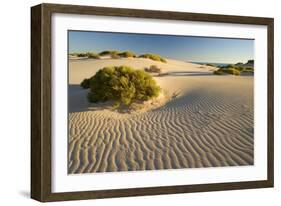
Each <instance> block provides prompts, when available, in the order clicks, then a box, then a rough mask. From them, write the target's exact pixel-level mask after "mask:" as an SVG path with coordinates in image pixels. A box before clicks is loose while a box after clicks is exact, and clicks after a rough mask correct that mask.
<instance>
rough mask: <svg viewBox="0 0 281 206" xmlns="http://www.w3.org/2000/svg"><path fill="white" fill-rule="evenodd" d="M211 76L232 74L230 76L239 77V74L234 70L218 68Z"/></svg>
mask: <svg viewBox="0 0 281 206" xmlns="http://www.w3.org/2000/svg"><path fill="white" fill-rule="evenodd" d="M213 74H216V75H222V74H232V75H240V74H241V72H240V71H239V70H237V69H235V68H220V69H218V70H216V71H214V72H213Z"/></svg>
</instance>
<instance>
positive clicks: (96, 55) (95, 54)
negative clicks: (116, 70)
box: [86, 52, 100, 59]
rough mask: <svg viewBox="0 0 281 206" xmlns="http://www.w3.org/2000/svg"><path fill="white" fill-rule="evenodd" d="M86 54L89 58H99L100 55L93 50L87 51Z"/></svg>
mask: <svg viewBox="0 0 281 206" xmlns="http://www.w3.org/2000/svg"><path fill="white" fill-rule="evenodd" d="M86 54H87V57H88V58H89V59H99V58H100V56H99V55H98V54H97V53H94V52H87V53H86Z"/></svg>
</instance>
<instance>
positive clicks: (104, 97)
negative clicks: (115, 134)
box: [81, 66, 161, 108]
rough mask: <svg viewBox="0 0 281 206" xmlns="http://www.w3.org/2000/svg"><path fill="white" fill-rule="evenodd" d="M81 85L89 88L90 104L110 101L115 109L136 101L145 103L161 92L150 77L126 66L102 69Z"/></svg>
mask: <svg viewBox="0 0 281 206" xmlns="http://www.w3.org/2000/svg"><path fill="white" fill-rule="evenodd" d="M82 84H83V85H85V87H87V86H89V88H90V92H89V94H88V100H89V101H90V102H105V101H110V100H112V101H114V103H115V107H116V108H117V107H119V106H120V105H121V104H124V105H130V104H131V103H133V102H135V101H138V100H139V101H147V100H149V99H151V98H153V97H157V96H158V95H159V93H160V90H161V89H160V87H159V86H158V85H157V83H156V81H155V80H154V79H153V78H152V76H151V75H149V74H148V73H146V72H144V71H141V70H135V69H133V68H131V67H127V66H114V67H104V68H103V69H101V70H99V71H98V72H97V73H96V74H95V75H94V76H93V77H91V78H89V79H85V80H83V82H81V86H82Z"/></svg>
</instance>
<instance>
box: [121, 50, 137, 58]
mask: <svg viewBox="0 0 281 206" xmlns="http://www.w3.org/2000/svg"><path fill="white" fill-rule="evenodd" d="M118 55H119V56H120V57H124V58H128V57H136V54H135V53H134V52H131V51H124V52H121V53H118Z"/></svg>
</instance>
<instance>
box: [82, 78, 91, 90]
mask: <svg viewBox="0 0 281 206" xmlns="http://www.w3.org/2000/svg"><path fill="white" fill-rule="evenodd" d="M80 86H81V87H83V89H89V88H90V79H84V80H83V81H82V82H81V83H80Z"/></svg>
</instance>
